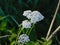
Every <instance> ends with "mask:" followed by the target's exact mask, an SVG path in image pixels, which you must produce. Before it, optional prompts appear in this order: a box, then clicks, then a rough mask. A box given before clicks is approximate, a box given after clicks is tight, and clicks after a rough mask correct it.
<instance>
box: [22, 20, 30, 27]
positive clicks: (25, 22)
mask: <svg viewBox="0 0 60 45" xmlns="http://www.w3.org/2000/svg"><path fill="white" fill-rule="evenodd" d="M22 26H23V28H31V22H29V21H28V20H24V21H23V22H22Z"/></svg>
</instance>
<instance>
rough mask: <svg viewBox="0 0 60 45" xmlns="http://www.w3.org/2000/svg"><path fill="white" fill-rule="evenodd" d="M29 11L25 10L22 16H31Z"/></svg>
mask: <svg viewBox="0 0 60 45" xmlns="http://www.w3.org/2000/svg"><path fill="white" fill-rule="evenodd" d="M31 12H32V11H31V10H26V11H24V12H23V16H27V15H30V14H31Z"/></svg>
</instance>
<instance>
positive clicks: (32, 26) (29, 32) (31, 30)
mask: <svg viewBox="0 0 60 45" xmlns="http://www.w3.org/2000/svg"><path fill="white" fill-rule="evenodd" d="M34 26H35V25H34V24H33V25H32V28H31V29H30V31H29V33H28V35H30V33H31V31H32V29H33V28H34Z"/></svg>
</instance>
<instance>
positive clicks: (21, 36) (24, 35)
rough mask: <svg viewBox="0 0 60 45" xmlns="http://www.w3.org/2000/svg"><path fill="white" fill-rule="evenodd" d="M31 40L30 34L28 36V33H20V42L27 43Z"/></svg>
mask: <svg viewBox="0 0 60 45" xmlns="http://www.w3.org/2000/svg"><path fill="white" fill-rule="evenodd" d="M29 41H30V39H29V36H27V35H26V34H22V35H20V37H19V39H18V42H19V43H27V42H29Z"/></svg>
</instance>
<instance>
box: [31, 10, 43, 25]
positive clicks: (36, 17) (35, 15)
mask: <svg viewBox="0 0 60 45" xmlns="http://www.w3.org/2000/svg"><path fill="white" fill-rule="evenodd" d="M31 15H32V16H31V23H34V24H35V23H37V22H39V21H41V20H43V19H44V16H43V15H42V14H41V13H40V12H38V11H33V12H32V13H31Z"/></svg>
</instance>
